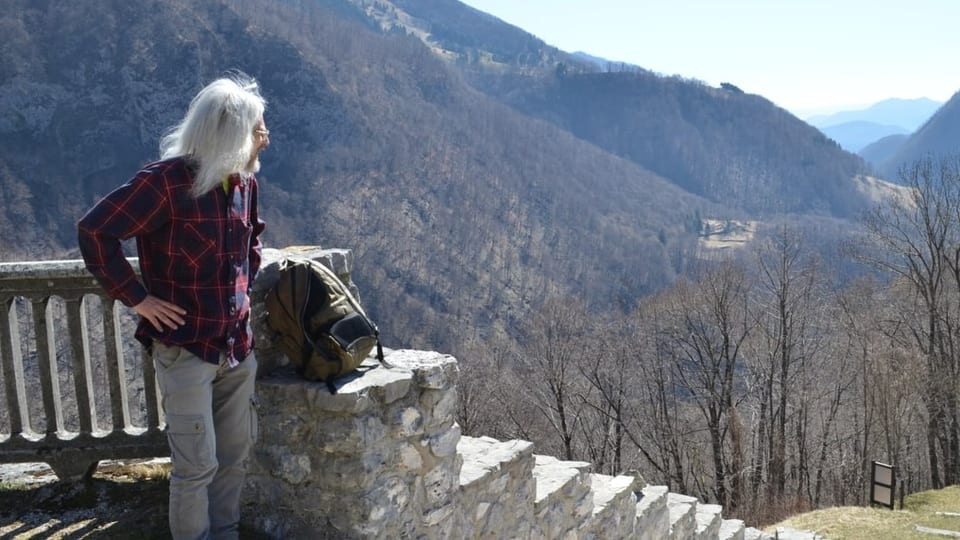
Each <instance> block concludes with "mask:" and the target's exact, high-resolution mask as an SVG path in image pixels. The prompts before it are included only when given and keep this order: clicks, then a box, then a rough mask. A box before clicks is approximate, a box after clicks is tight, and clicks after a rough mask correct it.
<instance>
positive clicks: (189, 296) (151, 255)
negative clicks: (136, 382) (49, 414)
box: [78, 75, 270, 539]
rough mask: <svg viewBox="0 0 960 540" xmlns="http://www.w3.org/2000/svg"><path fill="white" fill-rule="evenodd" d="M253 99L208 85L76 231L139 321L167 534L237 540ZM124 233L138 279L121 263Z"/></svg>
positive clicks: (245, 407) (255, 242) (245, 405)
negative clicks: (155, 413)
mask: <svg viewBox="0 0 960 540" xmlns="http://www.w3.org/2000/svg"><path fill="white" fill-rule="evenodd" d="M264 107H265V101H264V100H263V98H262V97H261V96H260V93H259V89H258V86H257V83H256V81H254V80H253V79H251V78H248V77H246V76H245V75H238V76H236V77H233V78H224V79H219V80H216V81H214V82H212V83H210V84H209V85H208V86H206V87H205V88H203V89H202V90H201V91H200V92H199V93H198V94H197V95H196V97H194V99H193V101H192V102H191V103H190V107H189V109H188V111H187V114H186V115H185V116H184V118H183V120H182V121H181V122H180V124H179V125H177V126H175V127H174V128H172V129H171V130H170V131H169V133H168V134H167V135H165V136H164V137H163V138H162V140H161V142H160V155H161V161H157V162H155V163H150V164H148V165H146V166H145V167H144V168H143V170H141V171H140V172H138V173H137V174H136V175H135V176H134V177H133V178H132V179H131V180H130V181H129V182H127V183H126V184H124V185H122V186H120V187H119V188H117V189H116V190H115V191H113V192H111V193H110V194H109V195H107V196H106V197H104V198H103V199H102V200H101V201H100V202H98V203H97V204H96V205H95V206H94V207H93V208H92V209H90V211H89V212H87V214H86V215H85V216H83V218H82V219H81V220H80V222H79V224H78V230H79V243H80V251H81V253H82V254H83V259H84V261H85V263H86V266H87V268H88V269H89V270H90V272H91V273H92V274H93V275H94V276H95V277H96V278H97V280H98V281H99V283H100V284H101V285H102V286H103V288H104V290H105V291H106V292H107V294H109V295H110V296H111V297H112V298H115V299H117V300H120V301H121V302H123V303H124V304H126V305H128V306H131V307H133V309H134V310H135V311H136V312H137V313H138V314H139V315H140V321H139V324H138V325H137V330H136V334H135V335H136V338H137V340H139V341H140V342H141V343H143V344H144V346H146V347H147V349H148V350H150V351H152V355H153V360H154V364H155V366H156V370H157V381H158V383H159V385H160V393H161V396H162V404H163V409H164V413H165V418H166V424H167V438H168V441H169V443H170V450H171V462H172V465H173V467H172V470H171V474H170V531H171V533H172V534H173V537H174V538H175V539H181V538H190V539H193V538H198V539H199V538H237V534H238V532H237V530H238V523H239V521H240V489H241V487H242V485H243V481H244V475H245V470H244V460H245V459H246V457H247V454H248V452H249V450H250V447H251V445H252V444H253V440H254V438H255V434H256V413H255V411H254V410H253V389H254V377H255V375H256V371H257V361H256V358H255V357H254V354H253V333H252V330H251V328H250V325H249V316H250V300H249V296H248V293H249V289H250V284H251V283H252V282H253V279H254V277H255V276H256V274H257V270H258V269H259V267H260V253H261V246H260V234H261V233H262V232H263V229H264V225H263V222H262V221H260V219H259V216H258V212H257V181H256V179H255V178H254V175H253V173H255V172H257V171H258V170H259V168H260V159H259V155H260V152H261V151H262V150H263V149H264V148H266V147H267V146H269V144H270V139H269V135H270V132H269V131H267V128H266V126H265V125H264V122H263V111H264ZM131 237H135V238H136V241H137V253H138V255H139V257H140V273H141V278H142V282H141V281H138V280H137V278H136V275H135V273H134V271H133V268H132V267H131V266H130V264H129V263H128V262H127V260H126V259H125V258H124V256H123V251H122V248H121V241H123V240H125V239H128V238H131Z"/></svg>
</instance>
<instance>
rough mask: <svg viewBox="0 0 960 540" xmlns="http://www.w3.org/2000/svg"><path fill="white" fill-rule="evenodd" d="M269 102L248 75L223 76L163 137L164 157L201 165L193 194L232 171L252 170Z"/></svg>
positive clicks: (161, 141) (200, 193) (244, 172)
mask: <svg viewBox="0 0 960 540" xmlns="http://www.w3.org/2000/svg"><path fill="white" fill-rule="evenodd" d="M265 107H266V101H265V100H264V99H263V97H261V96H260V88H259V86H258V85H257V81H256V80H254V79H253V78H252V77H249V76H247V75H245V74H243V73H236V74H234V75H233V76H231V77H225V78H222V79H217V80H215V81H213V82H212V83H210V84H208V85H207V86H205V87H204V88H203V90H200V92H199V93H197V95H196V97H194V98H193V101H191V102H190V108H189V109H188V110H187V114H186V115H185V116H184V117H183V120H181V121H180V123H179V124H178V125H176V126H174V127H173V128H171V129H170V130H169V131H168V132H167V134H166V135H164V136H163V138H161V139H160V157H161V159H168V158H173V157H180V156H184V157H187V158H188V159H189V160H190V161H191V162H192V163H193V164H194V165H195V166H196V167H197V173H196V176H195V178H194V179H193V187H192V188H191V189H190V192H191V193H192V194H193V196H195V197H199V196H201V195H203V194H205V193H207V192H209V191H210V190H211V189H213V188H215V187H217V186H219V185H221V183H222V182H223V180H224V178H226V177H227V176H229V175H231V174H235V173H241V174H249V173H253V172H256V171H248V170H246V169H247V165H248V163H250V157H251V152H252V151H253V130H254V128H255V127H256V125H257V122H259V121H260V119H261V118H262V117H263V111H264V109H265Z"/></svg>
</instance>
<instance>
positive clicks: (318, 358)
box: [266, 258, 386, 394]
mask: <svg viewBox="0 0 960 540" xmlns="http://www.w3.org/2000/svg"><path fill="white" fill-rule="evenodd" d="M266 307H267V322H268V323H269V324H270V327H271V328H273V329H274V330H275V331H276V332H277V333H278V338H279V339H278V345H279V347H280V350H282V351H283V352H284V353H285V354H286V355H287V358H289V359H290V362H291V363H292V364H293V366H294V367H295V368H296V370H297V372H298V373H299V374H300V375H302V376H303V377H305V378H306V379H308V380H311V381H324V382H325V383H327V388H329V389H330V392H331V393H334V394H335V393H336V392H337V389H336V386H334V384H333V381H334V379H336V378H337V377H340V376H343V375H346V374H348V373H352V372H354V371H356V370H357V368H359V367H360V364H361V363H362V362H363V360H364V359H365V358H367V356H368V355H369V354H370V352H371V351H372V350H373V348H374V347H376V348H377V359H378V360H379V361H380V363H381V364H384V365H386V363H385V362H384V361H383V348H382V347H381V345H380V334H379V331H378V330H377V326H376V325H375V324H374V323H373V321H371V320H370V319H369V318H368V317H367V315H366V313H364V311H363V308H361V307H360V303H359V302H357V300H356V299H355V298H354V297H353V295H352V294H350V290H349V288H348V287H347V286H346V285H345V284H344V283H343V282H342V281H341V280H340V278H338V277H337V275H336V274H335V273H333V271H331V270H330V269H329V268H327V267H326V266H324V265H323V264H321V263H320V262H317V261H314V260H311V259H295V258H290V259H284V260H282V261H280V279H279V280H278V281H277V283H276V285H275V286H274V287H273V289H271V290H270V291H269V292H268V293H267V298H266Z"/></svg>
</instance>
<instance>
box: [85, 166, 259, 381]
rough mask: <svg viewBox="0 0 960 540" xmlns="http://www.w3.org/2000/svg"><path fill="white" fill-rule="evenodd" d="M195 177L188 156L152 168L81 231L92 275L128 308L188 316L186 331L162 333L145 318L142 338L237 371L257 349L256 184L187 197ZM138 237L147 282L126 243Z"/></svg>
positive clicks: (105, 202) (107, 200)
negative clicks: (151, 305) (165, 309)
mask: <svg viewBox="0 0 960 540" xmlns="http://www.w3.org/2000/svg"><path fill="white" fill-rule="evenodd" d="M193 174H194V170H193V168H192V167H191V165H190V164H189V162H188V161H187V160H186V159H184V158H173V159H168V160H164V161H158V162H156V163H151V164H149V165H147V166H145V167H144V168H143V170H141V171H140V172H139V173H137V174H136V176H134V177H133V178H132V179H131V180H130V181H129V182H127V183H126V184H124V185H122V186H120V187H119V188H117V189H116V190H114V191H113V192H111V193H110V194H109V195H107V196H106V197H104V198H103V199H102V200H101V201H100V202H98V203H97V204H96V205H95V206H94V207H93V208H92V209H90V211H89V212H87V214H86V215H85V216H83V218H81V219H80V222H79V224H78V227H77V228H78V230H79V242H80V252H81V253H82V255H83V259H84V261H85V263H86V266H87V269H88V270H89V271H90V272H91V273H92V274H93V275H94V277H96V278H97V280H98V281H99V282H100V284H101V285H102V286H103V288H104V290H105V291H106V292H107V294H108V295H110V296H111V297H112V298H115V299H117V300H120V301H121V302H123V303H124V304H126V305H128V306H135V305H137V304H139V303H140V302H142V301H143V300H144V298H146V297H147V294H148V292H149V294H151V295H153V296H156V297H158V298H160V299H162V300H166V301H168V302H171V303H173V304H176V305H178V306H180V307H182V308H183V309H185V310H186V311H187V313H186V315H184V316H183V318H184V319H185V321H186V324H184V325H182V326H180V327H179V328H177V329H176V330H171V329H169V328H164V331H162V332H159V331H157V329H156V328H154V327H153V325H152V324H150V323H149V322H148V321H147V320H145V319H143V318H141V319H140V323H139V324H138V325H137V331H136V334H135V335H136V338H137V339H138V340H139V341H140V342H141V343H143V344H144V345H145V346H147V347H148V348H149V347H150V346H151V345H152V342H153V340H158V341H160V342H161V343H163V344H165V345H168V346H181V347H184V348H185V349H187V350H188V351H190V352H191V353H193V354H195V355H197V356H199V357H200V358H202V359H204V360H206V361H207V362H211V363H214V364H217V363H219V361H220V359H221V355H224V354H225V355H226V358H227V359H228V360H229V362H230V364H231V365H236V363H238V362H240V361H242V360H243V359H244V358H246V356H247V354H248V353H249V352H250V351H251V349H252V348H253V332H252V330H251V328H250V323H249V315H250V298H249V296H248V293H249V289H250V284H251V283H252V282H253V278H254V277H255V276H256V274H257V270H259V268H260V253H261V245H260V233H262V232H263V229H264V225H263V222H262V221H260V219H259V217H258V213H257V182H256V179H255V178H253V176H250V177H249V178H246V179H241V178H240V176H239V175H234V176H231V177H230V179H229V180H230V181H229V186H228V189H226V190H225V189H220V188H219V187H218V188H217V189H214V190H212V191H210V192H209V193H207V194H205V195H202V196H200V197H194V196H193V195H192V194H191V193H190V187H191V186H192V185H193ZM131 237H136V239H137V253H138V255H139V257H140V275H141V277H142V280H143V282H142V283H141V282H140V281H139V280H138V279H137V277H136V275H135V273H134V271H133V268H132V267H131V266H130V264H129V263H128V262H127V260H126V259H125V258H124V255H123V250H122V248H121V241H123V240H126V239H128V238H131Z"/></svg>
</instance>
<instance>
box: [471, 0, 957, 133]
mask: <svg viewBox="0 0 960 540" xmlns="http://www.w3.org/2000/svg"><path fill="white" fill-rule="evenodd" d="M461 1H463V2H465V3H466V4H468V5H470V6H473V7H475V8H477V9H479V10H481V11H485V12H487V13H490V14H492V15H494V16H496V17H499V18H500V19H503V20H504V21H506V22H508V23H510V24H513V25H515V26H519V27H520V28H523V29H524V30H526V31H528V32H530V33H531V34H534V35H535V36H537V37H539V38H540V39H543V40H544V41H546V42H547V43H548V44H550V45H553V46H555V47H558V48H560V49H562V50H565V51H568V52H574V51H583V52H586V53H589V54H592V55H595V56H600V57H602V58H606V59H608V60H614V61H623V62H628V63H631V64H636V65H638V66H641V67H644V68H646V69H649V70H652V71H655V72H658V73H662V74H665V75H674V74H676V75H681V76H684V77H689V78H693V79H699V80H701V81H704V82H705V83H707V84H710V85H713V86H716V85H718V84H720V83H721V82H730V83H733V84H735V85H737V86H739V87H740V88H742V89H743V90H744V91H745V92H749V93H752V94H760V95H762V96H764V97H766V98H767V99H770V100H771V101H773V102H774V103H776V104H777V105H780V106H781V107H783V108H785V109H787V110H790V111H791V112H793V113H794V114H796V115H797V116H799V117H801V118H804V117H807V116H810V115H811V114H819V113H825V112H834V111H837V110H849V109H856V108H860V107H863V106H865V105H870V104H873V103H876V102H877V101H881V100H884V99H887V98H893V97H897V98H918V97H928V98H931V99H935V100H938V101H946V100H948V99H949V98H950V97H951V96H952V95H953V94H954V93H955V92H957V91H958V90H960V0H461Z"/></svg>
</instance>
